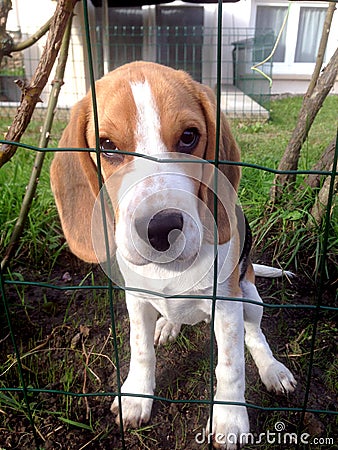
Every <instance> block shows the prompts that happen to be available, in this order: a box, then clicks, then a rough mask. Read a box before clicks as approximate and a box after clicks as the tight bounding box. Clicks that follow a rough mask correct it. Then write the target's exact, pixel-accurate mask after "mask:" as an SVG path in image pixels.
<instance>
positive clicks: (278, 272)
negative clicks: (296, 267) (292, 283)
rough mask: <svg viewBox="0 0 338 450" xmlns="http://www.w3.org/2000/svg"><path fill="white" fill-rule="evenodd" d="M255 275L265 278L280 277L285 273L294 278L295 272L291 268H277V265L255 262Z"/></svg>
mask: <svg viewBox="0 0 338 450" xmlns="http://www.w3.org/2000/svg"><path fill="white" fill-rule="evenodd" d="M253 268H254V271H255V275H256V276H257V277H264V278H279V277H282V276H283V275H285V276H286V277H289V278H293V277H295V274H294V273H293V272H290V271H289V270H283V269H277V268H276V267H270V266H264V265H263V264H253Z"/></svg>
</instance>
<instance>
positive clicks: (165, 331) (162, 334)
mask: <svg viewBox="0 0 338 450" xmlns="http://www.w3.org/2000/svg"><path fill="white" fill-rule="evenodd" d="M180 330H181V324H177V323H173V322H169V321H168V320H167V319H165V318H164V317H160V318H159V319H158V320H157V322H156V328H155V334H154V344H155V345H164V344H166V343H167V342H171V341H174V340H175V339H176V338H177V336H178V334H179V332H180Z"/></svg>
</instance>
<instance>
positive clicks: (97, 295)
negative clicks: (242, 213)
mask: <svg viewBox="0 0 338 450" xmlns="http://www.w3.org/2000/svg"><path fill="white" fill-rule="evenodd" d="M11 271H12V273H13V277H14V278H16V279H18V278H23V279H24V280H25V281H32V282H38V281H40V282H42V283H45V282H47V281H48V283H50V284H53V285H56V286H59V287H60V288H61V289H60V290H56V289H51V288H49V287H47V286H43V285H36V284H32V285H14V284H6V298H7V300H8V303H9V309H10V317H11V322H12V326H13V330H14V335H15V340H16V343H17V345H18V348H19V351H20V354H21V364H22V370H23V376H24V379H25V382H26V384H27V385H28V387H29V388H30V389H34V391H31V390H30V391H29V392H28V399H29V401H30V407H31V413H32V415H33V417H34V423H35V437H34V433H33V430H32V426H31V424H30V422H29V419H28V414H27V411H26V408H25V402H24V398H23V395H22V393H21V392H13V391H6V390H4V391H2V392H0V396H1V397H0V421H1V422H0V448H2V449H6V450H7V449H8V450H9V449H22V450H25V449H27V450H31V449H34V448H36V447H35V446H36V441H37V442H38V443H39V445H40V446H41V448H43V449H46V450H51V449H53V450H54V449H64V450H66V449H72V450H75V449H76V450H80V449H89V450H91V449H92V450H94V449H95V450H98V449H106V450H108V449H110V450H111V449H114V450H115V449H120V448H123V440H122V438H121V432H120V429H119V427H118V426H117V425H116V424H115V422H114V417H113V415H112V414H111V412H110V405H111V402H112V398H113V397H112V393H113V392H114V391H116V390H117V377H118V372H117V360H116V356H115V347H116V348H117V350H118V355H119V365H120V378H121V380H123V379H124V378H125V377H126V375H127V372H128V364H129V356H130V351H129V343H128V336H129V323H128V317H127V312H126V307H125V304H124V300H123V295H122V293H121V292H119V291H113V295H112V299H111V300H112V310H113V311H114V317H115V321H114V323H115V333H116V345H114V339H113V334H114V332H113V331H112V329H113V328H114V327H113V324H112V321H111V316H110V302H109V295H108V291H107V290H106V289H102V286H105V285H106V284H107V281H106V278H105V276H104V275H103V274H102V273H101V271H100V269H99V268H98V267H94V266H90V265H86V264H84V263H82V262H79V261H78V260H77V259H76V258H75V257H73V256H72V255H70V254H69V253H68V252H64V253H63V254H62V256H61V257H60V259H59V261H58V263H57V265H56V266H55V268H54V270H53V271H52V273H51V274H50V275H46V274H44V273H43V268H41V271H40V272H37V271H36V270H31V269H30V268H29V267H27V265H25V264H24V263H22V264H17V266H16V267H14V268H11ZM88 285H89V286H91V285H95V286H97V288H95V289H85V288H80V287H79V286H88ZM73 286H75V287H78V288H77V289H73V288H72V287H73ZM257 286H258V289H259V291H260V293H261V295H262V297H263V300H264V302H266V303H268V304H272V303H276V304H280V303H281V304H286V303H292V304H299V305H309V304H314V302H315V301H316V289H315V286H314V284H313V283H312V282H311V280H310V279H309V278H305V277H302V276H299V277H297V278H296V279H294V280H292V284H290V283H289V282H288V280H286V279H284V280H273V281H271V280H263V279H258V280H257ZM323 304H326V305H331V306H333V304H334V289H333V287H332V286H330V285H329V284H328V285H327V286H325V291H324V294H323ZM315 314H316V313H315V312H314V311H311V310H306V309H305V310H304V309H278V308H266V309H265V313H264V317H263V323H262V328H263V330H264V332H265V334H266V336H267V337H268V340H269V342H270V344H271V347H272V349H273V351H274V353H275V355H276V357H277V358H278V359H280V360H281V361H283V362H285V363H286V365H287V366H288V367H289V368H290V369H291V370H292V371H293V373H294V374H295V376H296V378H297V381H298V386H297V389H296V391H295V393H294V394H292V395H290V396H289V397H276V396H275V395H274V394H272V393H268V392H266V390H265V388H264V386H263V385H262V383H261V382H260V380H259V375H258V373H257V369H256V367H255V366H254V363H253V361H252V359H251V357H250V356H249V355H246V359H247V364H246V379H247V394H246V400H247V402H248V403H249V404H252V405H257V406H259V407H260V406H263V407H266V408H268V409H267V410H264V409H259V408H255V407H250V408H249V409H248V411H249V416H250V423H251V432H252V433H253V435H254V436H255V437H256V438H257V437H258V435H259V434H260V433H267V431H270V432H275V431H276V430H275V428H274V427H275V424H276V423H277V422H282V423H283V424H284V426H285V431H287V432H288V433H294V432H296V431H297V428H298V425H299V423H300V419H301V412H299V408H302V406H303V403H304V399H305V397H306V396H308V408H309V409H311V410H331V411H334V410H336V405H337V397H336V394H337V392H334V382H333V379H334V378H335V380H336V382H337V372H334V369H335V370H337V366H335V367H334V355H335V350H336V343H335V341H334V332H333V330H334V329H335V324H334V322H333V317H332V313H329V312H321V313H320V314H319V317H318V319H319V321H318V326H317V340H316V343H315V348H316V351H315V354H314V365H313V370H312V373H311V383H310V389H309V392H306V380H307V377H308V374H309V373H308V367H309V363H310V354H309V351H310V345H311V332H312V329H313V327H312V325H311V324H312V323H313V321H314V319H315ZM0 320H1V327H0V341H1V348H2V349H1V354H0V370H1V374H0V375H1V376H0V387H1V388H15V387H20V386H21V385H22V383H21V380H20V377H19V374H18V364H17V362H16V359H15V354H14V349H13V345H12V342H11V339H10V335H9V328H8V325H7V321H6V318H5V315H4V314H1V316H0ZM156 353H157V369H156V372H157V378H156V379H157V389H156V395H158V396H159V397H161V399H160V400H155V401H154V406H153V413H152V417H151V420H150V422H149V424H147V425H145V426H143V427H142V428H140V429H138V430H126V431H125V432H124V445H125V448H127V449H133V450H138V449H140V450H141V449H158V450H160V449H161V450H162V449H163V450H173V449H178V450H181V449H189V450H190V449H191V450H194V449H196V450H197V449H199V450H200V449H206V448H208V445H207V441H206V439H204V431H203V430H204V427H205V424H206V421H207V418H208V406H207V404H203V402H202V403H192V402H191V401H193V400H199V401H205V402H207V399H208V397H209V392H210V376H209V372H210V369H209V367H210V366H209V362H210V331H209V325H207V324H205V323H203V324H199V325H197V326H195V327H189V326H187V327H184V328H183V330H182V333H181V335H180V336H179V337H178V339H177V342H174V343H171V344H168V345H166V346H164V347H160V348H158V349H157V350H156ZM330 376H331V377H332V380H331V381H332V382H330ZM39 389H43V392H39ZM64 391H65V392H72V393H74V394H76V395H75V396H72V395H66V394H64V393H63V392H64ZM84 394H88V396H87V397H86V396H84ZM164 399H169V400H168V401H165V400H164ZM271 408H282V409H284V410H281V411H273V410H271ZM288 408H297V409H298V410H296V411H288V410H287V409H288ZM302 431H303V432H307V433H309V434H310V435H311V439H313V438H315V437H318V438H322V439H324V438H328V437H330V438H334V439H335V442H336V443H337V436H336V435H334V433H335V421H334V416H333V415H331V414H316V413H315V412H313V413H308V414H306V416H305V420H304V426H303V428H302ZM203 439H204V441H203ZM263 444H264V439H263ZM263 444H256V445H248V446H246V448H259V449H262V448H263V449H264V448H271V444H268V443H267V442H265V444H266V446H264V445H263ZM283 448H286V449H287V448H290V449H291V448H294V445H293V444H292V445H291V444H290V446H289V447H288V446H287V445H285V446H284V447H283ZM306 448H309V447H308V446H307V447H306ZM311 448H312V449H316V448H318V449H319V448H324V447H323V445H318V446H316V445H313V446H311ZM325 448H336V447H334V444H333V445H330V444H327V443H326V445H325Z"/></svg>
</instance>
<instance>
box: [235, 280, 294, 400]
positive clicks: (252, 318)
mask: <svg viewBox="0 0 338 450" xmlns="http://www.w3.org/2000/svg"><path fill="white" fill-rule="evenodd" d="M240 287H241V289H242V295H243V298H247V299H251V300H255V301H256V302H259V303H262V299H261V297H260V295H259V294H258V291H257V288H256V286H255V285H254V284H253V283H252V282H251V281H248V280H247V279H244V280H242V281H241V282H240ZM243 308H244V327H245V343H246V345H247V347H248V349H249V351H250V353H251V355H252V357H253V359H254V361H255V363H256V366H257V367H258V371H259V375H260V377H261V380H262V382H263V383H264V384H265V386H266V388H267V389H268V390H269V391H275V392H276V393H287V392H292V391H293V390H294V389H295V386H296V380H295V379H294V377H293V375H292V373H291V372H290V371H289V369H287V368H286V367H285V366H284V364H282V363H280V362H279V361H277V360H276V359H275V358H274V356H273V354H272V351H271V349H270V347H269V344H268V343H267V340H266V338H265V336H264V334H263V332H262V330H261V320H262V315H263V307H262V306H260V305H257V304H252V303H247V302H243Z"/></svg>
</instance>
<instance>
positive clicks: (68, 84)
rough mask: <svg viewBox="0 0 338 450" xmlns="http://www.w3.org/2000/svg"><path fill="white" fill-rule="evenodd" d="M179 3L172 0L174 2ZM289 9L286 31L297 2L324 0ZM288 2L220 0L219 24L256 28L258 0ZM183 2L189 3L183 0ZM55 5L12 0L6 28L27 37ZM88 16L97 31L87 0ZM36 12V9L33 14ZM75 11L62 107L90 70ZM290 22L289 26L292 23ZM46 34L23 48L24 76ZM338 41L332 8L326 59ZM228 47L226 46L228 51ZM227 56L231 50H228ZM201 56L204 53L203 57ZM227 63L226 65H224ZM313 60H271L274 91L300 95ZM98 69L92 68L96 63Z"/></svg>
mask: <svg viewBox="0 0 338 450" xmlns="http://www.w3.org/2000/svg"><path fill="white" fill-rule="evenodd" d="M180 3H181V4H182V5H183V3H182V2H176V5H179V4H180ZM292 3H294V4H292V5H291V8H292V10H291V11H292V12H291V13H290V18H289V22H290V23H289V26H290V30H291V29H294V27H295V26H297V23H296V21H295V13H294V11H298V10H299V8H300V6H309V5H312V6H318V5H320V6H323V5H327V3H326V2H315V1H312V2H292ZM287 4H288V2H286V1H285V0H271V1H270V0H240V1H239V2H238V3H224V4H223V27H234V28H241V27H254V26H255V21H256V9H257V7H258V6H259V5H284V6H286V5H287ZM184 5H185V6H186V5H187V4H186V3H184ZM204 6H205V22H204V24H205V26H207V27H216V26H217V5H216V4H205V5H204ZM55 7H56V1H55V0H30V1H27V0H13V11H11V13H10V15H9V20H8V28H9V29H12V30H14V31H15V30H17V29H20V30H21V32H22V37H23V38H25V37H27V36H29V35H30V34H31V33H32V32H34V31H36V30H37V29H38V28H39V27H40V26H41V25H42V24H43V23H45V22H46V21H47V20H48V19H49V18H50V17H51V16H52V14H53V12H54V10H55ZM88 7H89V15H90V21H91V24H92V29H93V30H95V8H94V7H93V6H92V5H91V2H90V1H89V2H88ZM35 12H36V13H35ZM75 13H76V14H75V16H74V19H73V29H72V42H71V46H70V50H69V60H68V63H67V67H66V74H65V85H64V86H63V88H62V90H61V95H60V101H59V104H60V106H63V107H69V106H71V105H73V104H74V103H75V102H76V101H77V100H79V99H80V98H81V97H82V96H83V95H84V94H85V93H86V91H87V90H88V88H89V74H88V64H87V53H86V46H85V42H84V36H83V30H84V24H83V12H82V4H81V2H79V3H78V4H77V5H76V11H75ZM292 27H293V28H292ZM91 39H92V44H93V47H92V52H93V57H94V60H95V59H97V55H96V51H97V50H96V48H97V47H96V35H95V31H93V32H92V34H91ZM45 41H46V37H44V38H42V39H41V40H40V41H38V43H37V44H36V45H34V46H33V47H31V48H29V49H27V50H25V51H24V52H23V55H24V64H25V72H26V78H28V79H29V78H30V77H31V76H32V74H33V73H34V71H35V69H36V66H37V64H38V61H39V58H40V56H41V53H42V51H43V47H44V44H45ZM209 41H210V42H207V45H206V49H207V50H206V51H207V52H208V58H209V59H210V52H213V53H215V55H213V56H214V59H213V60H214V61H216V38H215V37H210V38H209ZM337 44H338V14H337V13H335V16H334V22H333V24H332V29H331V33H330V36H329V42H328V48H327V53H326V61H328V60H329V58H330V56H331V55H332V54H333V52H334V51H335V49H336V48H337ZM288 45H293V46H294V45H295V43H294V42H291V43H290V42H289V44H288ZM227 51H228V50H227ZM228 56H229V55H228ZM203 58H204V56H203ZM225 60H226V63H225V64H224V67H223V72H224V73H226V72H227V71H229V67H228V65H229V62H228V61H229V59H228V58H225ZM225 66H226V67H225ZM313 67H314V64H303V65H302V64H294V63H293V62H292V61H291V62H290V61H289V62H286V63H283V64H281V63H274V65H273V84H272V93H273V94H282V93H297V94H302V93H304V92H305V91H306V88H307V86H308V82H309V80H310V77H311V74H312V71H313ZM95 69H96V68H95ZM202 70H203V73H202V80H203V81H204V80H210V79H213V78H215V75H216V64H204V65H203V69H202ZM52 79H53V74H52V75H51V77H50V80H49V83H48V86H47V88H46V90H45V91H44V94H43V96H42V99H43V100H44V102H46V101H47V94H48V91H49V89H50V85H51V82H52ZM333 92H335V93H338V82H337V83H336V85H335V88H334V89H333Z"/></svg>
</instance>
